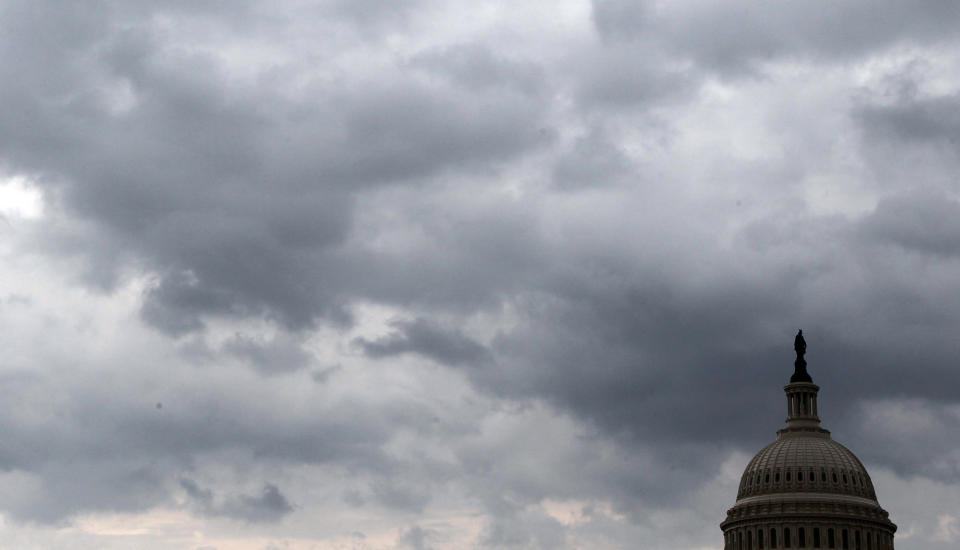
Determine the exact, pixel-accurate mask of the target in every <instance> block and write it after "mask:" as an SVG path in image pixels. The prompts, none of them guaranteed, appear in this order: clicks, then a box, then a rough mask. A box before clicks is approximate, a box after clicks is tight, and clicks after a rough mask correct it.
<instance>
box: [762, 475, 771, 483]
mask: <svg viewBox="0 0 960 550" xmlns="http://www.w3.org/2000/svg"><path fill="white" fill-rule="evenodd" d="M763 482H764V483H770V472H767V477H766V478H764V480H763Z"/></svg>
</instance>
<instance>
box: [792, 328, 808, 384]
mask: <svg viewBox="0 0 960 550" xmlns="http://www.w3.org/2000/svg"><path fill="white" fill-rule="evenodd" d="M793 351H795V352H797V360H796V361H794V362H793V376H791V377H790V383H793V382H813V378H810V375H809V374H808V373H807V360H806V359H804V358H803V355H804V354H805V353H807V341H806V340H804V339H803V330H802V329H801V330H798V331H797V336H796V338H794V339H793Z"/></svg>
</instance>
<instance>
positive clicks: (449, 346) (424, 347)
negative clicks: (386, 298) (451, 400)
mask: <svg viewBox="0 0 960 550" xmlns="http://www.w3.org/2000/svg"><path fill="white" fill-rule="evenodd" d="M392 324H393V327H394V328H395V329H396V330H395V331H394V332H393V333H391V334H389V335H387V336H384V337H383V338H378V339H376V340H372V341H371V340H366V339H364V338H358V339H356V340H354V343H355V344H356V345H358V346H360V348H361V349H362V350H363V352H364V353H365V354H366V355H368V356H370V357H374V358H377V359H382V358H385V357H391V356H394V355H400V354H404V353H415V354H418V355H421V356H423V357H426V358H428V359H432V360H433V361H436V362H438V363H440V364H444V365H454V366H456V365H476V364H479V363H484V362H486V361H488V360H489V359H490V352H489V351H488V350H487V348H486V347H484V346H483V345H481V344H479V343H477V342H476V341H474V340H472V339H470V338H469V337H467V336H466V335H464V334H463V333H461V332H460V331H456V330H449V329H445V328H443V327H442V326H440V325H438V324H436V323H433V322H431V321H428V320H426V319H415V320H413V321H395V322H394V323H392Z"/></svg>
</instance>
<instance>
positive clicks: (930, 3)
mask: <svg viewBox="0 0 960 550" xmlns="http://www.w3.org/2000/svg"><path fill="white" fill-rule="evenodd" d="M592 4H593V18H594V23H595V25H596V28H597V31H598V32H599V33H600V34H601V35H602V36H604V37H607V38H609V39H613V40H627V41H643V42H649V43H652V44H654V45H655V47H662V48H666V50H667V51H669V52H671V53H674V54H680V55H681V56H689V57H690V58H692V59H694V60H696V61H697V62H698V64H699V65H700V66H701V67H702V68H703V69H704V70H707V71H720V72H733V73H739V72H743V71H750V72H753V71H755V70H757V68H758V65H757V64H758V63H760V62H765V61H770V60H773V59H776V58H778V57H789V58H804V57H815V58H819V59H821V60H823V61H827V62H830V61H833V60H834V59H837V58H839V59H844V58H848V57H850V56H856V55H860V54H864V53H869V52H871V51H877V50H882V49H883V48H886V47H888V46H892V45H896V44H898V43H921V44H923V43H931V42H936V41H938V40H943V39H952V38H953V35H952V33H953V29H954V28H955V27H956V25H957V22H958V21H960V8H958V7H957V6H956V5H955V4H954V3H951V2H943V1H940V0H927V1H924V2H920V3H918V4H911V5H906V4H902V3H899V2H886V3H882V4H877V3H876V2H868V1H856V2H844V3H822V2H821V3H808V2H801V3H790V4H771V3H763V4H757V3H754V2H746V1H740V0H734V1H729V2H696V3H683V4H664V5H654V4H652V3H649V2H629V1H620V0H594V2H593V3H592ZM654 51H656V50H654Z"/></svg>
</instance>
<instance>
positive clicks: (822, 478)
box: [820, 470, 827, 483]
mask: <svg viewBox="0 0 960 550" xmlns="http://www.w3.org/2000/svg"><path fill="white" fill-rule="evenodd" d="M820 481H822V482H824V483H826V482H827V472H826V471H825V470H820Z"/></svg>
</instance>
